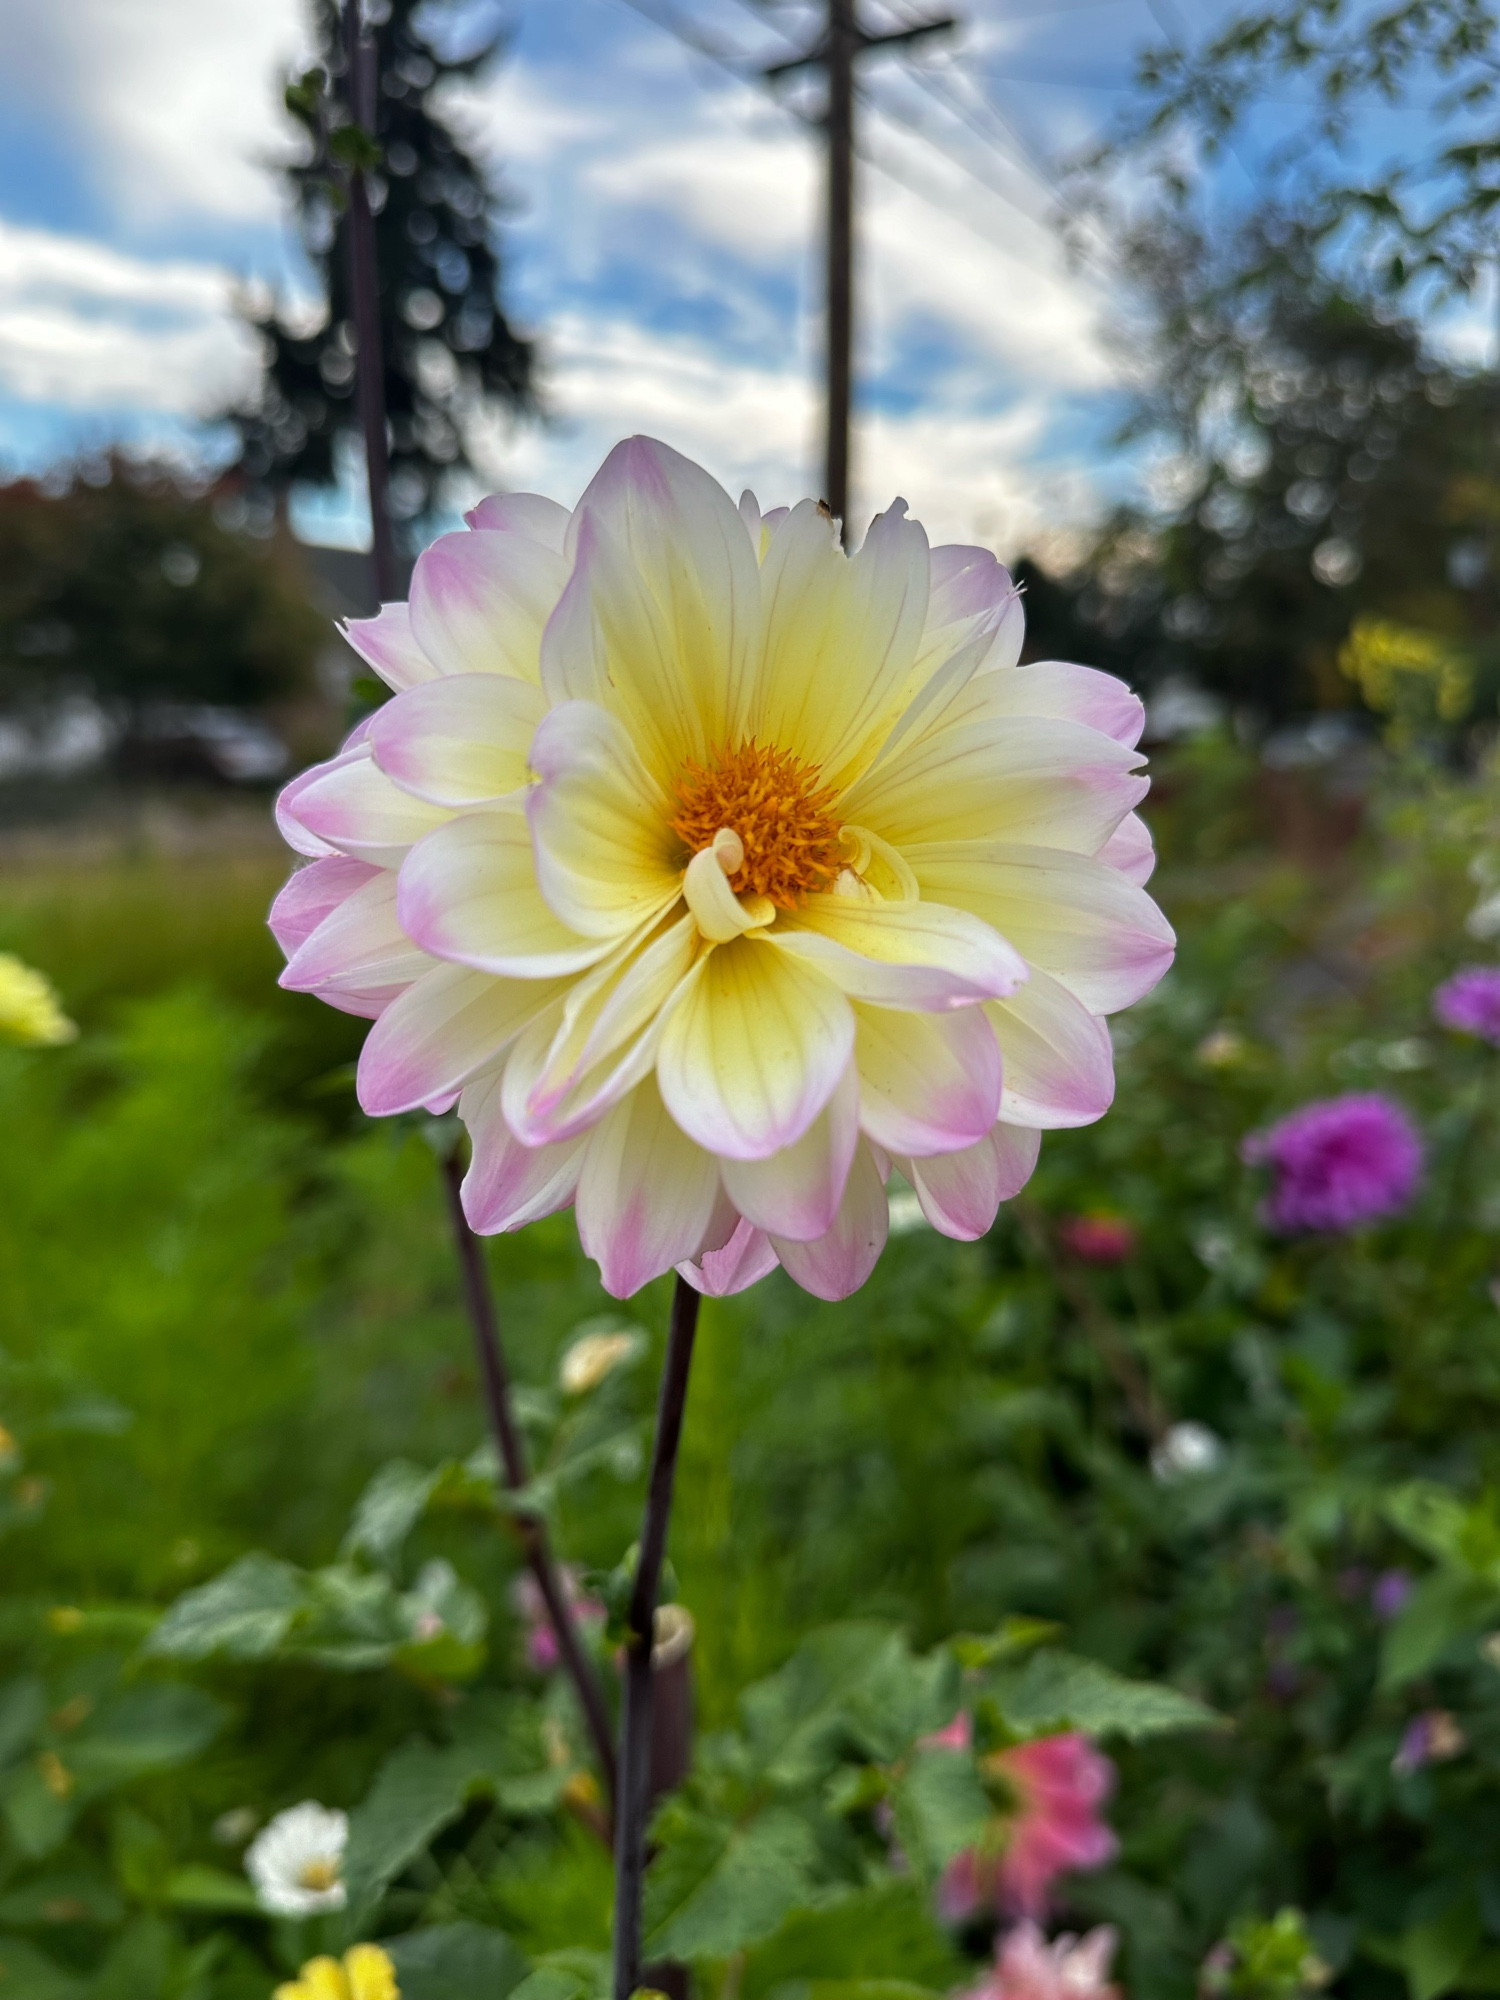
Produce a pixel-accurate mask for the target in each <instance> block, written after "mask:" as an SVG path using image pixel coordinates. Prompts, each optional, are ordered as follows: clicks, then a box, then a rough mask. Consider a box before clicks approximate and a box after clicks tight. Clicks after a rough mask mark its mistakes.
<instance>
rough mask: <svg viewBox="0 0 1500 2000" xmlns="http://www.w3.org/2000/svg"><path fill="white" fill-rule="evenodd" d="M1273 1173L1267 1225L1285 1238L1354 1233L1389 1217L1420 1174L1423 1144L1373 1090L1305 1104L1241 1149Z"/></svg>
mask: <svg viewBox="0 0 1500 2000" xmlns="http://www.w3.org/2000/svg"><path fill="white" fill-rule="evenodd" d="M1241 1151H1242V1153H1243V1156H1244V1158H1245V1159H1246V1160H1247V1161H1248V1162H1250V1163H1251V1164H1252V1165H1259V1164H1261V1163H1265V1164H1267V1165H1269V1167H1270V1168H1271V1176H1272V1178H1271V1192H1270V1195H1269V1197H1268V1198H1267V1201H1266V1205H1265V1213H1266V1220H1267V1221H1268V1222H1269V1223H1270V1224H1271V1226H1272V1228H1274V1229H1279V1230H1281V1231H1282V1232H1283V1233H1284V1234H1286V1235H1289V1236H1291V1235H1297V1234H1300V1233H1301V1232H1303V1231H1306V1230H1322V1231H1337V1230H1344V1229H1357V1228H1358V1227H1359V1225H1360V1224H1361V1223H1364V1222H1374V1221H1377V1220H1378V1219H1379V1218H1380V1217H1381V1216H1386V1215H1394V1214H1396V1213H1397V1211H1398V1210H1400V1209H1402V1208H1404V1207H1405V1206H1406V1204H1407V1202H1408V1201H1409V1200H1410V1199H1411V1196H1412V1193H1413V1191H1414V1189H1415V1188H1416V1185H1417V1181H1418V1179H1419V1178H1420V1176H1421V1172H1422V1142H1421V1140H1420V1139H1419V1138H1418V1136H1417V1132H1416V1128H1415V1127H1414V1126H1413V1124H1412V1122H1411V1120H1410V1118H1408V1117H1407V1115H1406V1113H1405V1112H1404V1111H1403V1110H1402V1108H1401V1106H1400V1105H1399V1104H1396V1103H1394V1102H1393V1101H1392V1099H1390V1098H1389V1097H1383V1096H1381V1095H1380V1093H1379V1092H1378V1091H1368V1092H1359V1091H1354V1092H1351V1093H1350V1094H1349V1095H1347V1096H1345V1097H1326V1098H1320V1099H1319V1100H1318V1101H1317V1102H1316V1103H1313V1104H1304V1105H1303V1107H1302V1109H1301V1110H1300V1111H1294V1112H1293V1113H1292V1114H1291V1116H1290V1117H1289V1118H1283V1119H1282V1120H1281V1122H1280V1123H1279V1124H1277V1125H1273V1126H1272V1127H1271V1128H1270V1130H1269V1131H1268V1132H1255V1133H1252V1134H1251V1135H1250V1137H1249V1138H1248V1139H1247V1140H1246V1141H1245V1143H1244V1146H1243V1147H1242V1148H1241Z"/></svg>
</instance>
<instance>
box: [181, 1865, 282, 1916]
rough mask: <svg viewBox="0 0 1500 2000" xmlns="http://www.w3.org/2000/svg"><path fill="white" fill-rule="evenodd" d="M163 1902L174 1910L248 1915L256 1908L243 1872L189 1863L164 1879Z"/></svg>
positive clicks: (257, 1907) (253, 1892) (254, 1896)
mask: <svg viewBox="0 0 1500 2000" xmlns="http://www.w3.org/2000/svg"><path fill="white" fill-rule="evenodd" d="M167 1901H168V1902H169V1903H170V1904H171V1905H172V1907H173V1909H175V1910H211V1911H218V1912H221V1913H222V1914H223V1915H225V1916H232V1915H236V1914H241V1915H246V1916H248V1915H251V1914H252V1913H254V1912H255V1911H257V1910H258V1909H259V1908H260V1904H259V1903H258V1902H257V1900H256V1895H255V1891H254V1890H253V1889H252V1888H251V1886H250V1884H249V1883H248V1882H247V1881H246V1880H245V1878H244V1876H243V1875H231V1874H230V1873H229V1872H228V1870H227V1869H224V1868H209V1867H206V1866H204V1865H203V1864H202V1863H201V1862H193V1863H191V1864H190V1865H189V1866H188V1867H186V1868H174V1869H173V1871H172V1873H171V1875H170V1876H169V1877H168V1879H167Z"/></svg>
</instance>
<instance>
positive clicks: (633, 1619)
mask: <svg viewBox="0 0 1500 2000" xmlns="http://www.w3.org/2000/svg"><path fill="white" fill-rule="evenodd" d="M699 1304H700V1297H699V1294H698V1293H697V1292H696V1291H695V1290H694V1289H693V1287H692V1286H691V1285H690V1284H688V1283H687V1281H686V1280H685V1279H683V1278H679V1279H678V1280H677V1290H676V1292H675V1293H674V1294H673V1297H672V1324H671V1329H670V1331H669V1332H668V1335H667V1358H666V1360H665V1362H664V1363H663V1364H662V1373H661V1392H660V1395H659V1397H658V1400H657V1406H656V1442H655V1444H654V1445H653V1446H652V1450H651V1474H650V1479H649V1481H648V1484H647V1487H646V1513H645V1518H644V1520H643V1521H642V1523H641V1541H640V1550H639V1553H638V1555H637V1558H636V1568H635V1587H634V1589H633V1590H632V1591H631V1594H630V1610H629V1613H628V1629H627V1631H626V1636H625V1708H624V1713H623V1716H622V1718H621V1722H620V1788H619V1793H618V1799H617V1805H616V1810H615V1982H614V2000H630V1996H631V1994H632V1993H633V1992H634V1991H635V1989H636V1988H637V1986H639V1985H640V1983H641V1880H642V1877H643V1875H644V1874H645V1868H646V1814H647V1811H648V1809H649V1807H650V1803H651V1648H652V1642H653V1639H654V1637H655V1624H656V1592H657V1586H658V1585H659V1583H660V1581H661V1565H662V1557H663V1556H664V1555H665V1553H666V1547H667V1527H668V1524H669V1522H670V1521H671V1518H672V1485H673V1481H674V1480H675V1478H676V1476H677V1450H678V1446H679V1445H680V1444H681V1442H682V1413H683V1409H684V1407H685V1406H686V1403H687V1386H688V1369H689V1368H690V1366H691V1365H692V1359H693V1336H694V1334H695V1333H696V1332H697V1330H698V1307H699Z"/></svg>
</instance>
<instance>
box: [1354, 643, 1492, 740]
mask: <svg viewBox="0 0 1500 2000" xmlns="http://www.w3.org/2000/svg"><path fill="white" fill-rule="evenodd" d="M1339 669H1340V671H1341V672H1342V673H1344V674H1346V675H1347V676H1348V678H1349V679H1350V680H1351V681H1354V682H1355V683H1356V684H1357V685H1358V688H1359V691H1360V693H1361V694H1362V695H1363V696H1364V698H1365V700H1366V701H1367V702H1368V703H1369V704H1370V706H1371V708H1373V709H1375V710H1376V711H1377V712H1378V713H1379V714H1381V715H1391V714H1394V713H1395V712H1396V710H1397V709H1402V708H1407V707H1409V706H1410V704H1411V702H1412V701H1413V699H1414V698H1415V700H1416V702H1417V705H1418V706H1419V707H1422V708H1426V709H1428V710H1429V711H1435V712H1436V714H1437V715H1438V717H1439V719H1440V720H1442V721H1443V722H1458V721H1461V720H1462V718H1463V717H1464V716H1465V715H1467V713H1468V711H1469V702H1470V700H1471V698H1472V695H1473V677H1472V675H1471V673H1470V670H1469V663H1468V661H1467V660H1466V659H1465V658H1464V656H1463V654H1462V653H1461V652H1460V651H1459V650H1458V648H1457V647H1455V646H1452V645H1450V644H1449V643H1448V641H1447V640H1445V639H1440V638H1438V637H1437V635H1436V634H1435V633H1432V632H1418V631H1414V630H1413V629H1412V628H1411V627H1409V626H1406V625H1394V624H1392V623H1391V622H1390V621H1389V620H1388V619H1385V618H1356V619H1355V621H1354V624H1353V626H1352V627H1351V629H1350V632H1349V636H1348V638H1347V639H1346V640H1345V641H1344V643H1343V646H1342V647H1341V648H1340V650H1339Z"/></svg>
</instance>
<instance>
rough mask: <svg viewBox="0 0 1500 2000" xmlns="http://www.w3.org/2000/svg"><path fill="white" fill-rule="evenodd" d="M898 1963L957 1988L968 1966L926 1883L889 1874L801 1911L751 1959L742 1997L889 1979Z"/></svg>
mask: <svg viewBox="0 0 1500 2000" xmlns="http://www.w3.org/2000/svg"><path fill="white" fill-rule="evenodd" d="M895 1965H899V1966H900V1967H901V1969H902V1971H903V1972H904V1973H905V1974H906V1976H907V1977H908V1978H909V1979H912V1980H915V1981H916V1982H917V1984H918V1985H919V1986H921V1987H922V1988H924V1989H931V1990H934V1991H936V1992H939V1993H947V1992H951V1991H952V1990H953V1988H954V1987H956V1986H957V1985H958V1984H959V1983H960V1981H961V1980H962V1979H963V1977H964V1974H965V1972H966V1971H967V1970H968V1967H967V1964H966V1961H965V1960H964V1959H963V1958H962V1957H961V1955H960V1954H959V1953H958V1952H957V1951H956V1950H955V1949H954V1947H953V1944H952V1941H951V1940H950V1939H949V1938H948V1937H947V1936H946V1935H945V1934H944V1932H943V1931H942V1930H941V1928H940V1927H939V1925H938V1923H937V1921H936V1919H935V1918H934V1916H933V1914H932V1902H931V1898H930V1896H929V1894H928V1892H927V1890H926V1889H925V1888H924V1887H923V1885H922V1884H921V1883H919V1882H917V1881H915V1880H914V1879H912V1878H911V1877H909V1876H908V1877H906V1878H905V1879H901V1878H896V1877H887V1878H886V1879H885V1880H883V1881H880V1882H877V1883H874V1884H872V1885H871V1886H870V1887H869V1888H867V1889H860V1890H855V1891H852V1892H851V1893H850V1894H848V1895H845V1896H840V1897H838V1898H837V1900H836V1901H833V1902H830V1903H826V1904H824V1906H823V1907H822V1908H820V1909H817V1910H799V1911H796V1912H794V1914H793V1915H792V1916H790V1917H788V1918H787V1920H786V1922H785V1923H784V1924H783V1925H782V1926H781V1928H780V1930H778V1931H777V1932H776V1935H775V1936H774V1937H771V1938H768V1939H767V1940H766V1942H765V1943H764V1944H762V1945H759V1946H757V1947H756V1948H755V1950H753V1951H752V1952H751V1953H750V1954H749V1956H748V1958H747V1960H746V1963H745V1974H744V1982H743V1985H742V1987H741V1993H742V1995H743V2000H761V1996H763V1995H767V1994H770V1993H772V1992H782V1993H784V1992H786V1991H787V1990H788V1988H789V1986H790V1984H791V1983H793V1982H796V1983H799V1984H800V1983H801V1982H803V1981H806V1980H816V1981H818V1982H820V1983H821V1982H823V1981H830V1982H837V1983H839V1984H842V1983H843V1982H844V1981H846V1980H847V1981H852V1982H864V1981H867V1980H871V1981H878V1980H883V1979H884V1978H885V1976H886V1975H887V1974H888V1973H889V1971H890V1969H891V1967H892V1966H895Z"/></svg>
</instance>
